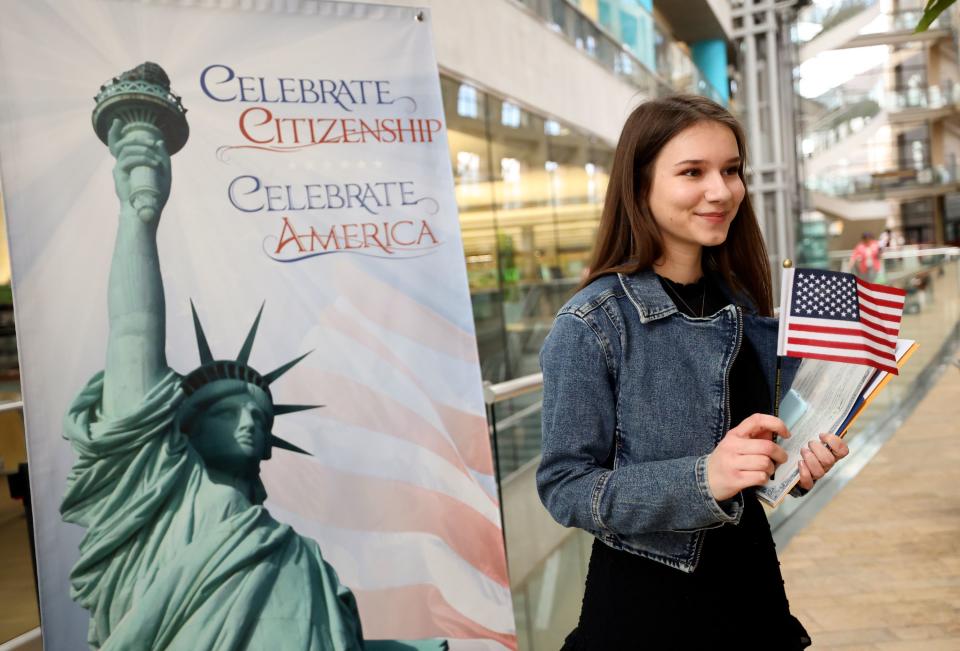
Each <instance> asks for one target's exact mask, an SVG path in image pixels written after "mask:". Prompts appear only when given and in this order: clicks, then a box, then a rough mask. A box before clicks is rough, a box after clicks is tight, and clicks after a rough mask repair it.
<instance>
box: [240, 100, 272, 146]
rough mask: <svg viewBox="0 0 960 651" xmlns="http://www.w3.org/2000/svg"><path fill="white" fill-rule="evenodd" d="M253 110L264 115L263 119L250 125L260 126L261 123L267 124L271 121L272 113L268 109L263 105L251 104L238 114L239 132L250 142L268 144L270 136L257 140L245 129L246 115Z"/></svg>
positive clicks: (270, 140) (270, 139)
mask: <svg viewBox="0 0 960 651" xmlns="http://www.w3.org/2000/svg"><path fill="white" fill-rule="evenodd" d="M255 111H256V112H259V113H260V114H262V115H263V116H264V118H263V120H261V121H260V122H258V123H257V124H254V125H252V126H254V127H262V126H263V125H265V124H268V123H269V122H271V121H273V114H272V113H271V112H270V111H269V110H267V109H265V108H263V107H260V106H251V107H250V108H248V109H247V110H246V111H244V112H243V113H241V114H240V133H242V134H243V137H244V138H246V139H247V140H249V141H250V142H255V143H257V144H259V145H266V144H269V143H270V142H272V141H273V139H272V138H268V139H266V140H257V139H256V138H254V137H253V136H252V135H250V132H249V131H247V118H248V116H249V115H250V114H251V113H253V112H255Z"/></svg>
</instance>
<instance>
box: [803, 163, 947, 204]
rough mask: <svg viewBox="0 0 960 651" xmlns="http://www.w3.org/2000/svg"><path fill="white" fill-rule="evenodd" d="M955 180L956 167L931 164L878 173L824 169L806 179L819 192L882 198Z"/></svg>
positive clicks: (838, 195)
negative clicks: (824, 171) (820, 172)
mask: <svg viewBox="0 0 960 651" xmlns="http://www.w3.org/2000/svg"><path fill="white" fill-rule="evenodd" d="M956 182H957V170H956V167H955V166H947V165H934V166H932V167H923V168H921V169H914V168H896V169H888V170H882V171H878V172H864V173H859V174H849V173H848V174H844V173H834V172H832V171H831V172H827V173H824V174H821V175H819V176H817V177H814V178H809V179H807V180H806V181H805V185H806V188H807V189H808V190H810V191H811V192H822V193H824V194H829V195H832V196H835V197H847V196H851V195H858V194H860V195H871V197H872V198H877V199H882V198H883V197H885V196H887V195H888V194H890V193H894V194H896V193H897V191H903V190H909V189H910V188H923V187H936V186H939V185H946V184H951V183H956Z"/></svg>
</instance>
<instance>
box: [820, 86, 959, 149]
mask: <svg viewBox="0 0 960 651" xmlns="http://www.w3.org/2000/svg"><path fill="white" fill-rule="evenodd" d="M830 103H831V105H832V106H831V109H832V110H831V112H830V113H829V114H828V115H826V116H824V117H823V118H820V120H819V124H821V125H826V126H824V127H822V128H817V127H816V126H815V127H814V128H813V129H812V130H811V131H810V132H809V133H808V134H806V136H805V140H806V141H807V142H809V143H810V144H808V145H807V149H806V150H805V151H804V153H805V155H806V156H812V155H815V154H817V153H819V152H822V151H825V150H827V149H830V148H832V147H835V146H836V145H838V144H840V143H842V142H843V141H844V140H845V139H846V138H848V137H849V136H852V135H853V134H855V133H857V132H858V131H860V130H862V129H863V128H864V127H866V126H867V125H868V124H870V122H871V121H872V119H873V118H874V117H876V116H877V115H878V114H879V113H880V112H881V111H886V112H887V113H896V112H898V111H908V110H915V109H928V110H939V109H944V108H951V109H958V108H960V83H954V82H949V83H944V84H940V85H937V86H928V87H916V88H905V89H899V90H890V91H879V90H874V91H871V92H870V93H866V94H862V93H861V94H856V95H854V94H851V95H844V96H842V97H838V98H831V100H830ZM831 116H834V117H833V119H831Z"/></svg>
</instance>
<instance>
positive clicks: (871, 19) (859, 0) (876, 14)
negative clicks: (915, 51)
mask: <svg viewBox="0 0 960 651" xmlns="http://www.w3.org/2000/svg"><path fill="white" fill-rule="evenodd" d="M949 13H950V12H944V13H943V14H941V15H940V16H939V17H938V18H937V19H936V20H935V21H933V23H932V24H931V25H930V27H929V29H927V30H926V31H924V32H921V33H919V34H918V33H916V32H914V28H915V27H916V26H917V23H919V22H920V18H921V16H922V15H923V11H922V9H921V8H919V7H918V8H915V9H908V10H898V11H886V12H885V11H882V7H881V3H880V2H878V1H877V0H846V1H845V2H840V3H836V4H834V5H832V6H830V7H824V6H822V5H818V6H814V7H812V8H811V9H810V10H809V11H808V12H807V13H806V14H804V15H803V16H802V17H801V24H802V25H804V28H803V30H802V32H805V33H802V36H807V34H809V33H810V32H814V30H815V29H816V26H818V25H819V26H820V27H821V29H820V31H816V32H815V33H813V35H812V36H811V37H809V38H806V39H804V38H801V37H800V36H801V33H798V40H799V41H802V44H801V46H800V61H801V62H803V61H807V60H809V59H812V58H813V57H815V56H817V55H818V54H821V53H823V52H826V51H828V50H840V49H847V48H856V47H869V46H873V45H899V44H903V43H915V42H920V41H936V40H939V39H943V38H950V37H951V36H952V34H953V29H952V24H951V20H950V15H949ZM803 41H805V42H803Z"/></svg>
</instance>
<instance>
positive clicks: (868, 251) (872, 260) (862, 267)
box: [850, 233, 883, 282]
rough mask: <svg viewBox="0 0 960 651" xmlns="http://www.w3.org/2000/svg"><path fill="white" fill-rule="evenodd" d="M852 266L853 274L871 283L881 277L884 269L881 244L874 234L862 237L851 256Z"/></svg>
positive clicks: (865, 234) (866, 234)
mask: <svg viewBox="0 0 960 651" xmlns="http://www.w3.org/2000/svg"><path fill="white" fill-rule="evenodd" d="M850 266H851V268H852V270H853V273H855V274H857V275H858V276H860V277H861V278H863V279H864V280H866V281H869V282H874V281H875V280H876V279H877V276H879V275H880V270H881V269H882V268H883V265H882V263H881V262H880V243H879V242H878V241H877V240H876V238H874V237H873V234H872V233H864V234H863V235H862V236H861V237H860V242H859V243H858V244H857V245H856V246H855V247H854V248H853V253H852V254H850Z"/></svg>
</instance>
